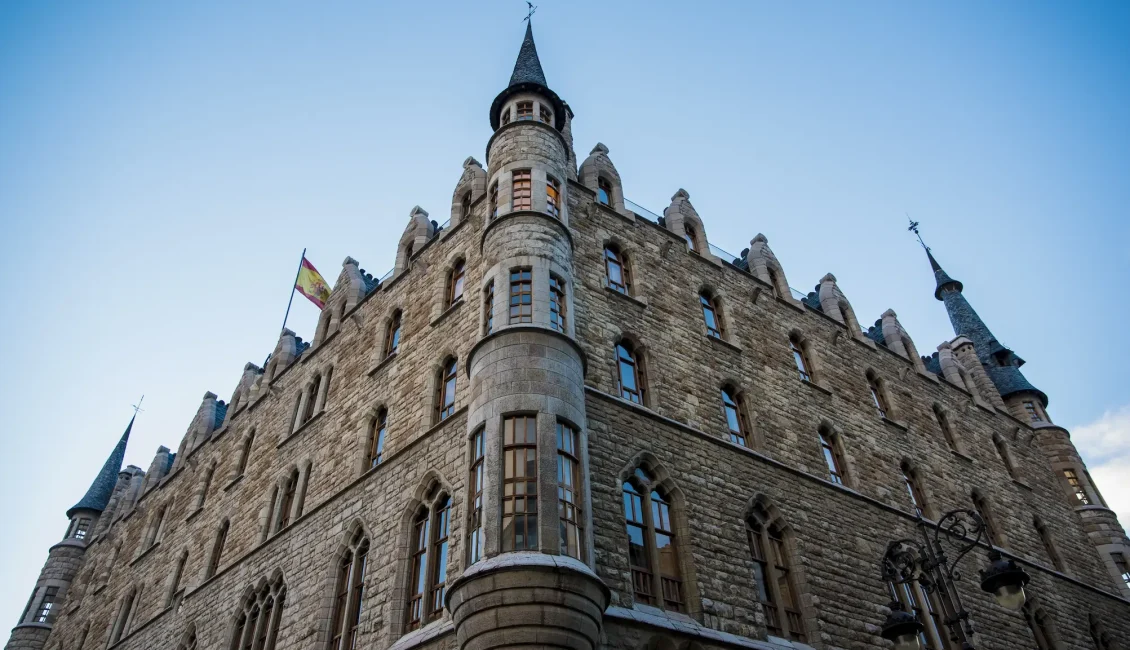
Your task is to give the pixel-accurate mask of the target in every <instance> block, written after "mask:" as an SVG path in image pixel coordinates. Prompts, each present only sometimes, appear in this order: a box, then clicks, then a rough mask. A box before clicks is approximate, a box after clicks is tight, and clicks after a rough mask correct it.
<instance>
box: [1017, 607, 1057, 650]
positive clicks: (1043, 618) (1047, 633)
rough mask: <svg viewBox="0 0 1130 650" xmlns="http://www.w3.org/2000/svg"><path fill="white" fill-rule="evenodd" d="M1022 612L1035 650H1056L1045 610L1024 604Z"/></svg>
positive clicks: (1053, 635) (1049, 620) (1050, 623)
mask: <svg viewBox="0 0 1130 650" xmlns="http://www.w3.org/2000/svg"><path fill="white" fill-rule="evenodd" d="M1022 611H1023V612H1024V620H1025V621H1026V622H1027V623H1028V629H1029V630H1031V631H1032V640H1033V641H1035V642H1036V648H1038V650H1056V648H1057V646H1056V643H1055V634H1054V632H1053V629H1052V620H1051V617H1050V616H1049V615H1048V612H1047V610H1045V609H1044V608H1043V607H1038V606H1036V605H1033V604H1032V603H1031V602H1026V603H1024V607H1023V608H1022Z"/></svg>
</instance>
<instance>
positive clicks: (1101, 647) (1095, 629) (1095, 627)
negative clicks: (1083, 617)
mask: <svg viewBox="0 0 1130 650" xmlns="http://www.w3.org/2000/svg"><path fill="white" fill-rule="evenodd" d="M1087 622H1088V623H1089V629H1090V632H1091V640H1092V641H1094V642H1095V648H1096V649H1097V650H1115V645H1114V640H1113V639H1111V637H1110V634H1108V633H1107V632H1105V631H1104V630H1103V628H1102V624H1101V623H1099V621H1098V620H1096V619H1095V616H1094V614H1091V615H1090V616H1089V617H1088V621H1087Z"/></svg>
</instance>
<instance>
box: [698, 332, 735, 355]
mask: <svg viewBox="0 0 1130 650" xmlns="http://www.w3.org/2000/svg"><path fill="white" fill-rule="evenodd" d="M706 338H708V339H710V342H711V343H712V344H713V345H718V346H721V347H723V348H725V349H727V350H730V351H731V352H737V353H738V354H741V353H742V349H741V348H739V347H738V346H736V345H734V344H733V343H730V342H729V341H727V340H725V339H720V338H718V337H717V336H710V335H709V334H707V335H706Z"/></svg>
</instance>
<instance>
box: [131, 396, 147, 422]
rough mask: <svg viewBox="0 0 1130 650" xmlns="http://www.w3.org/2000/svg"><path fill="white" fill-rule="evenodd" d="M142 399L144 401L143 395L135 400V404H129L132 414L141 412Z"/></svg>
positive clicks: (135, 415)
mask: <svg viewBox="0 0 1130 650" xmlns="http://www.w3.org/2000/svg"><path fill="white" fill-rule="evenodd" d="M144 401H145V396H144V395H142V396H141V399H139V400H137V404H130V407H131V408H132V409H133V416H134V417H137V414H138V413H141V412H142V411H144V410H145V409H143V408H141V403H142V402H144Z"/></svg>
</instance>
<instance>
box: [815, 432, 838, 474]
mask: <svg viewBox="0 0 1130 650" xmlns="http://www.w3.org/2000/svg"><path fill="white" fill-rule="evenodd" d="M818 435H819V436H820V452H821V453H822V454H823V456H824V464H825V465H827V467H828V477H829V478H830V479H831V481H832V482H833V483H839V484H840V485H843V484H844V471H843V466H844V463H843V459H842V458H841V457H840V450H839V447H838V445H837V442H838V441H837V440H836V438H835V436H833V435H832V434H829V433H825V432H824V431H820V432H819V433H818Z"/></svg>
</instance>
